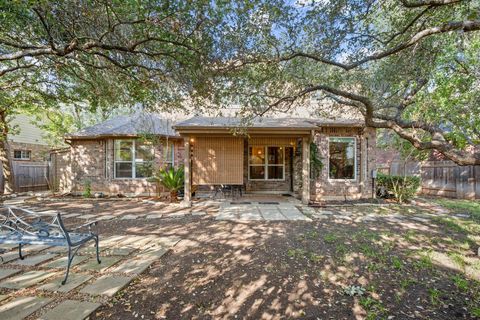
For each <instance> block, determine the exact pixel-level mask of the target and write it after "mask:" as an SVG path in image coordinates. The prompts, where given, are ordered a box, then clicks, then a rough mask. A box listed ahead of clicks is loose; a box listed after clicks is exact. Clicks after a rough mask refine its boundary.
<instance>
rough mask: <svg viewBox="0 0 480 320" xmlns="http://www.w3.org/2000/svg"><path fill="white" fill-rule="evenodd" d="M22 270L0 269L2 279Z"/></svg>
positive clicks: (0, 278)
mask: <svg viewBox="0 0 480 320" xmlns="http://www.w3.org/2000/svg"><path fill="white" fill-rule="evenodd" d="M20 271H22V270H19V269H0V280H2V279H5V278H8V277H10V276H13V275H14V274H16V273H19V272H20Z"/></svg>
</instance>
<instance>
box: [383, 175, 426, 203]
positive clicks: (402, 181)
mask: <svg viewBox="0 0 480 320" xmlns="http://www.w3.org/2000/svg"><path fill="white" fill-rule="evenodd" d="M420 181H421V180H420V177H415V176H392V175H387V174H383V173H379V174H378V175H377V181H376V182H377V190H379V189H380V190H381V189H383V190H384V191H385V192H383V193H386V194H392V195H393V197H394V198H395V200H397V201H398V202H405V201H408V200H410V199H412V198H413V197H414V196H415V194H416V193H417V192H418V190H419V188H420Z"/></svg>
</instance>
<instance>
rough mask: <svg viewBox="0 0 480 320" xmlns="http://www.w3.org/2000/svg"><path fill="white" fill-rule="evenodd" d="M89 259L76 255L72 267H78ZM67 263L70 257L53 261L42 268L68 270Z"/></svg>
mask: <svg viewBox="0 0 480 320" xmlns="http://www.w3.org/2000/svg"><path fill="white" fill-rule="evenodd" d="M87 259H88V256H77V255H75V257H74V258H73V260H72V264H71V266H76V265H77V264H80V263H82V262H84V261H85V260H87ZM67 261H68V257H62V258H59V259H56V260H53V261H51V262H48V263H46V264H44V265H42V267H43V268H48V269H52V268H66V267H67Z"/></svg>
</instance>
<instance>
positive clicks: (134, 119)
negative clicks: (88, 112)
mask: <svg viewBox="0 0 480 320" xmlns="http://www.w3.org/2000/svg"><path fill="white" fill-rule="evenodd" d="M142 134H155V135H162V136H170V137H173V136H178V134H177V133H176V132H175V130H173V128H172V121H171V120H168V119H162V118H160V117H159V116H158V115H156V114H152V113H141V112H139V113H136V114H133V115H123V116H118V117H115V118H112V119H110V120H107V121H104V122H102V123H99V124H96V125H94V126H91V127H88V128H85V129H83V130H80V131H78V132H75V133H72V134H69V135H67V136H66V138H67V139H82V138H99V137H107V136H108V137H113V136H117V137H121V136H138V135H142Z"/></svg>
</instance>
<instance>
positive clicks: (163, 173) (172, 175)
mask: <svg viewBox="0 0 480 320" xmlns="http://www.w3.org/2000/svg"><path fill="white" fill-rule="evenodd" d="M149 181H154V182H157V183H159V184H161V185H163V186H164V187H165V189H167V190H168V191H170V201H171V202H174V201H176V200H177V192H178V191H179V190H181V189H183V187H184V183H185V174H184V170H183V167H178V168H177V169H175V168H174V167H171V168H166V169H160V170H159V171H158V172H157V173H156V174H155V175H154V176H153V177H152V178H150V179H149Z"/></svg>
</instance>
